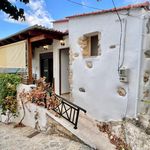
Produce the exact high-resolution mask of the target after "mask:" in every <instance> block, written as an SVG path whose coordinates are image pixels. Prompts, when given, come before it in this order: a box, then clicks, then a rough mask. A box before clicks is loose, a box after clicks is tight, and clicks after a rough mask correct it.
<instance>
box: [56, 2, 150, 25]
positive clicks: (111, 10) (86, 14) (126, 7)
mask: <svg viewBox="0 0 150 150" xmlns="http://www.w3.org/2000/svg"><path fill="white" fill-rule="evenodd" d="M149 6H150V2H148V1H147V2H145V3H139V4H134V5H128V6H124V7H118V8H117V9H115V8H112V9H107V10H100V11H95V12H90V13H83V14H77V15H73V16H68V17H66V18H64V19H61V20H56V21H54V23H62V22H67V21H69V19H70V18H76V17H82V16H89V15H97V14H104V13H109V12H115V11H116V10H117V11H121V10H129V9H135V8H142V7H149Z"/></svg>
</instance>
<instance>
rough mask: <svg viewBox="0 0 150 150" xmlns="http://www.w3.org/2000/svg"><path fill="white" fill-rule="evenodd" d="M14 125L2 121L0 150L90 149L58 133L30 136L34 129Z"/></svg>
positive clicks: (0, 126)
mask: <svg viewBox="0 0 150 150" xmlns="http://www.w3.org/2000/svg"><path fill="white" fill-rule="evenodd" d="M13 126H14V125H13V124H9V125H5V124H3V123H1V122H0V150H90V148H89V147H88V146H86V145H84V144H81V143H78V142H75V141H72V140H70V139H66V138H63V137H59V136H57V135H46V134H44V133H39V134H37V135H36V136H34V137H32V138H28V137H27V136H28V135H30V134H32V133H33V132H35V130H34V129H32V128H30V127H23V128H13Z"/></svg>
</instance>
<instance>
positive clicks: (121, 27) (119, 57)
mask: <svg viewBox="0 0 150 150" xmlns="http://www.w3.org/2000/svg"><path fill="white" fill-rule="evenodd" d="M112 3H113V6H114V9H115V12H116V15H117V16H118V19H119V22H120V40H119V56H118V72H119V69H120V59H121V42H122V30H123V26H122V21H121V18H120V15H119V13H118V11H117V8H116V4H115V2H114V0H112Z"/></svg>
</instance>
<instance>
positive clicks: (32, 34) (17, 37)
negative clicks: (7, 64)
mask: <svg viewBox="0 0 150 150" xmlns="http://www.w3.org/2000/svg"><path fill="white" fill-rule="evenodd" d="M67 34H68V33H67V32H60V31H57V30H53V29H49V28H45V27H42V26H38V25H35V26H32V27H29V28H27V29H25V30H22V31H20V32H18V33H16V34H13V35H11V36H8V37H6V38H4V39H1V40H0V46H4V45H7V44H11V43H15V42H19V41H22V40H29V41H30V42H31V43H32V44H33V46H37V47H38V46H42V45H47V44H48V45H50V44H51V43H52V41H53V39H57V40H61V39H63V36H65V35H67Z"/></svg>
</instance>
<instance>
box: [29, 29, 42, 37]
mask: <svg viewBox="0 0 150 150" xmlns="http://www.w3.org/2000/svg"><path fill="white" fill-rule="evenodd" d="M28 34H29V35H30V36H35V35H39V34H42V32H40V31H34V30H31V31H28Z"/></svg>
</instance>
